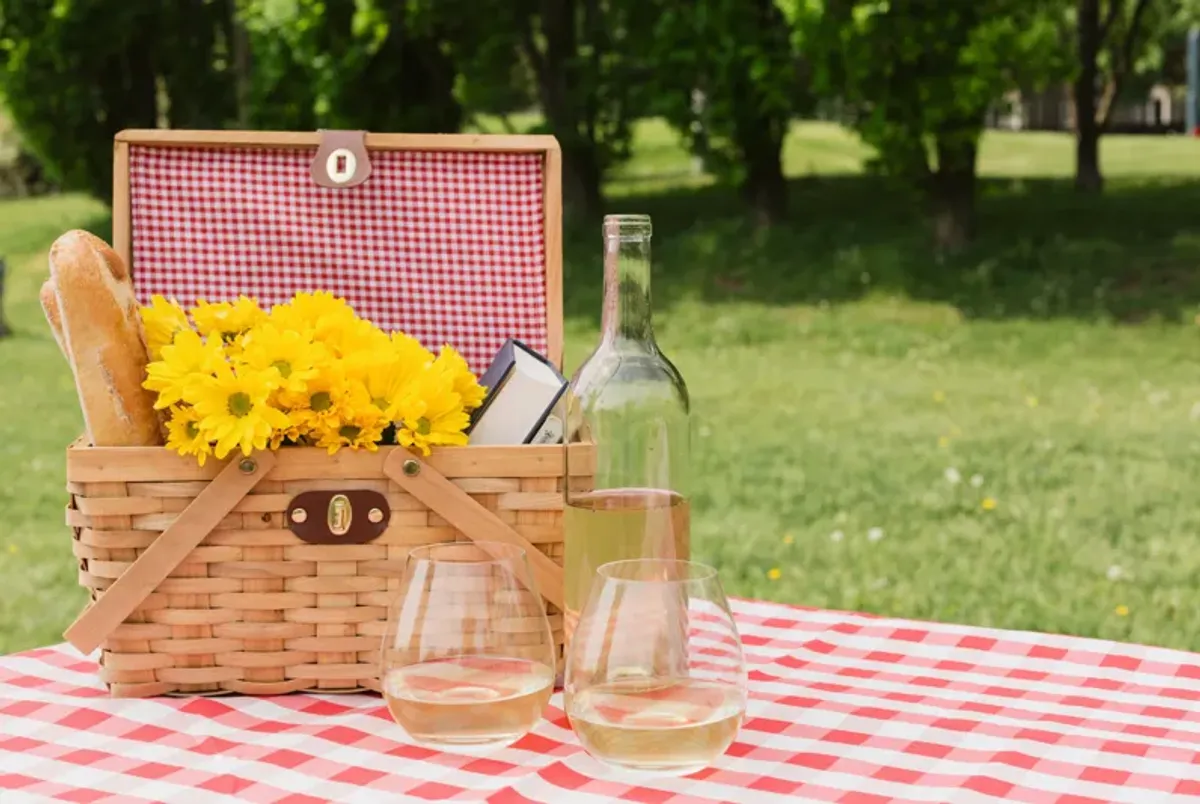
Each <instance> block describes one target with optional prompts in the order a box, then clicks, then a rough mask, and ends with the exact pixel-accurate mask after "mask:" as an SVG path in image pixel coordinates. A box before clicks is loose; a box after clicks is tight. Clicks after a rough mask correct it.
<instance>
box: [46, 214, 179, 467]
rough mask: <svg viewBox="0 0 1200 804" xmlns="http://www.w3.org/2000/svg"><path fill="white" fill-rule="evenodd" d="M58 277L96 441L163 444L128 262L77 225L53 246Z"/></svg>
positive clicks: (68, 341)
mask: <svg viewBox="0 0 1200 804" xmlns="http://www.w3.org/2000/svg"><path fill="white" fill-rule="evenodd" d="M50 277H51V279H52V280H53V290H54V295H55V298H56V299H57V302H58V304H57V312H58V317H59V319H60V321H61V328H62V336H63V337H62V342H63V344H64V345H65V346H66V352H67V356H68V358H69V360H70V362H71V366H72V369H73V370H74V373H75V386H76V389H77V391H78V393H79V404H80V407H81V408H82V410H83V419H84V424H85V425H86V427H87V432H88V438H89V440H90V441H91V443H92V444H94V445H96V446H105V447H118V446H150V445H155V444H161V443H162V433H161V430H160V427H159V418H158V415H157V413H156V412H155V410H154V394H153V393H152V392H151V391H148V390H146V389H145V388H143V387H142V383H143V382H144V381H145V379H146V363H147V360H148V358H147V353H146V342H145V337H144V334H143V332H142V322H141V317H140V316H139V314H138V303H137V297H136V296H135V295H134V292H133V282H132V280H131V278H130V275H129V271H128V269H127V268H126V266H125V263H124V261H123V260H122V259H121V258H120V256H119V255H118V254H117V253H116V252H115V251H113V250H112V248H111V247H110V246H109V245H108V244H107V243H105V242H104V241H103V240H101V239H100V238H98V237H96V236H95V235H92V234H90V233H88V232H84V231H80V230H72V231H69V232H67V233H65V234H63V235H62V236H61V237H59V238H58V239H57V240H56V241H55V242H54V245H53V246H51V248H50ZM43 291H44V288H43ZM43 306H45V301H43ZM47 317H48V318H49V317H50V313H49V312H47ZM51 326H53V321H51Z"/></svg>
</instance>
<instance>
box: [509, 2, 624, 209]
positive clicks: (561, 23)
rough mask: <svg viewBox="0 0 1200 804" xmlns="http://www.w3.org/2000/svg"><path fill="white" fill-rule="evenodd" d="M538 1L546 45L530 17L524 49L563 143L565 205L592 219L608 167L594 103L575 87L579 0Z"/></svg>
mask: <svg viewBox="0 0 1200 804" xmlns="http://www.w3.org/2000/svg"><path fill="white" fill-rule="evenodd" d="M539 5H540V9H539V14H538V16H539V17H540V19H541V23H542V37H541V39H542V42H543V43H544V44H540V43H539V42H538V39H537V37H536V36H535V35H534V31H533V28H532V25H531V21H530V22H527V23H526V25H525V27H523V28H522V31H521V48H522V50H524V51H525V55H526V57H527V58H528V59H529V63H530V64H531V65H532V66H533V72H534V76H535V77H536V79H537V90H538V100H539V101H540V103H541V106H542V111H543V113H544V114H545V115H546V120H547V122H548V123H549V124H550V129H551V131H553V133H554V136H556V137H557V138H558V142H559V145H560V147H561V148H562V157H563V164H562V192H563V206H564V207H566V209H567V211H568V213H569V214H571V215H572V216H575V217H584V218H592V217H595V216H596V215H598V214H599V213H600V210H601V208H602V206H603V201H602V199H603V196H602V194H601V191H600V190H601V182H602V180H603V173H604V171H603V167H602V165H601V164H600V158H599V153H598V149H597V146H596V141H595V138H594V131H593V128H592V126H591V125H590V123H591V121H590V120H589V119H588V118H587V115H588V110H589V109H590V108H591V107H592V106H594V103H589V102H588V100H589V99H586V98H584V99H580V98H579V97H578V92H579V91H583V90H580V89H573V87H574V82H573V79H574V78H575V77H576V73H577V72H578V68H577V67H576V65H575V62H576V59H577V58H578V55H579V54H578V44H577V37H576V31H575V26H576V22H577V19H578V17H577V11H578V9H577V7H576V2H575V0H541V2H540V4H539ZM530 16H531V17H532V15H530ZM591 100H592V101H594V99H591Z"/></svg>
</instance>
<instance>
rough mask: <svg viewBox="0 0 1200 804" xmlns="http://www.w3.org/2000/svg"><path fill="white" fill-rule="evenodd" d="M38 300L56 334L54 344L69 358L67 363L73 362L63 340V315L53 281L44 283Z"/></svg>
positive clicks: (51, 329) (51, 328)
mask: <svg viewBox="0 0 1200 804" xmlns="http://www.w3.org/2000/svg"><path fill="white" fill-rule="evenodd" d="M38 299H39V300H40V301H41V303H42V312H44V313H45V314H46V321H47V322H49V324H50V331H51V332H52V333H53V334H54V342H55V343H57V344H58V348H59V349H60V350H62V353H63V357H65V358H67V362H68V363H69V362H71V355H70V353H69V352H67V342H66V341H65V340H64V339H63V328H62V313H60V312H59V310H58V295H57V294H56V293H55V292H54V280H53V279H47V280H46V281H45V282H43V283H42V290H41V292H40V293H38Z"/></svg>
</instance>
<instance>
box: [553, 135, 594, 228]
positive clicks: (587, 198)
mask: <svg viewBox="0 0 1200 804" xmlns="http://www.w3.org/2000/svg"><path fill="white" fill-rule="evenodd" d="M562 156H563V160H562V194H563V206H564V207H566V208H567V210H568V211H569V213H570V214H571V216H572V217H576V218H580V219H583V220H591V219H593V218H595V217H597V216H599V215H600V213H601V211H602V209H603V207H604V199H603V195H602V194H601V192H600V182H601V177H600V166H599V164H597V162H596V149H595V148H594V147H592V146H591V145H590V144H589V143H586V142H584V141H577V142H576V143H575V144H574V145H567V146H564V147H563V149H562Z"/></svg>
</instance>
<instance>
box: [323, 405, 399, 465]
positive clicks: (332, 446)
mask: <svg viewBox="0 0 1200 804" xmlns="http://www.w3.org/2000/svg"><path fill="white" fill-rule="evenodd" d="M388 424H390V422H389V421H388V419H387V416H385V415H384V413H383V411H382V410H380V409H379V408H377V407H375V406H374V405H370V404H368V405H366V406H365V407H360V408H357V409H355V411H354V412H353V413H352V414H351V415H350V416H348V417H346V418H345V419H343V420H342V421H341V422H340V423H339V424H338V426H337V427H336V428H334V427H329V428H327V429H325V430H322V431H321V432H320V433H319V437H318V439H317V446H318V447H325V448H326V449H327V450H328V451H329V454H330V455H332V454H334V453H335V452H337V451H338V450H339V449H341V448H342V447H350V448H352V449H362V448H364V447H365V448H366V449H367V450H369V451H371V452H375V451H376V450H378V449H379V442H380V440H381V439H382V438H383V430H384V428H385V427H387V426H388Z"/></svg>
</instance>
